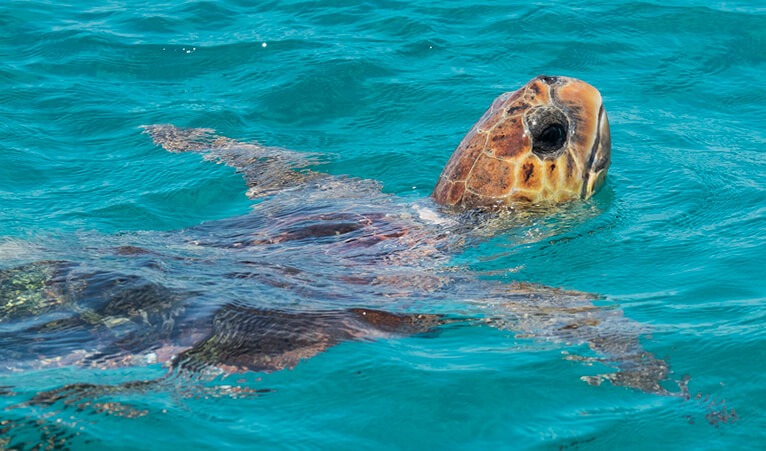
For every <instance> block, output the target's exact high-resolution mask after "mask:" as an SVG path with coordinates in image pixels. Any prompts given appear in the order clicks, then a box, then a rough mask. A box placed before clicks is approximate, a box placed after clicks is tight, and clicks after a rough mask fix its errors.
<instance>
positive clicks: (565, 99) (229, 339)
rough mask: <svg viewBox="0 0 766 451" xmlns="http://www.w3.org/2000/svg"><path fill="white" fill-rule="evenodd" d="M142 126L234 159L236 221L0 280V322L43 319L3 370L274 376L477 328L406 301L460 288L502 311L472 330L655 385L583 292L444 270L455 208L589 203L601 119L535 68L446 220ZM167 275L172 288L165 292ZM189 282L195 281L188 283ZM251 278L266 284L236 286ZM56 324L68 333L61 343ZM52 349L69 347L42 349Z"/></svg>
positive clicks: (474, 159)
mask: <svg viewBox="0 0 766 451" xmlns="http://www.w3.org/2000/svg"><path fill="white" fill-rule="evenodd" d="M145 129H146V132H147V133H148V134H149V135H150V136H151V137H152V139H153V140H154V142H155V144H157V145H160V146H162V147H164V148H165V149H166V150H168V151H170V152H174V153H179V152H197V153H200V154H203V155H204V156H205V158H206V159H208V160H212V161H215V162H219V163H223V164H226V165H229V166H232V167H234V168H236V169H237V171H238V172H240V173H241V174H242V175H243V176H244V178H245V180H246V183H247V186H248V195H249V196H250V197H252V198H261V199H262V202H259V203H257V204H255V205H254V206H253V211H252V212H251V213H250V214H247V215H243V216H240V217H235V218H230V219H224V220H219V221H214V222H210V223H205V224H201V225H199V226H196V227H192V228H190V229H185V230H183V231H177V232H168V233H165V234H162V235H161V236H160V237H159V238H152V239H149V238H144V239H145V243H148V244H142V242H141V241H140V238H139V237H134V239H135V240H136V242H135V243H130V244H129V245H122V246H117V247H113V248H109V249H107V250H103V249H102V250H100V251H99V252H98V253H97V256H96V257H95V258H93V261H94V263H95V265H94V266H96V267H97V268H98V265H99V264H104V263H103V262H105V261H106V260H110V261H113V262H117V263H114V264H113V265H112V266H114V265H117V266H118V267H119V265H123V267H122V268H123V269H124V271H125V274H119V273H117V272H115V270H114V269H108V270H107V269H104V270H100V269H99V270H93V269H89V268H78V265H77V264H76V263H71V262H55V263H49V262H47V263H46V262H43V263H39V264H32V265H30V266H26V267H21V268H16V269H10V270H6V271H5V272H0V295H2V296H3V297H4V298H3V299H0V301H3V302H0V315H2V318H0V322H3V321H10V320H12V319H14V318H16V317H19V316H23V315H27V316H35V315H37V316H39V318H36V319H35V321H33V322H32V323H31V325H29V324H23V325H22V326H19V327H21V330H14V331H12V332H7V333H6V336H4V338H7V340H6V341H8V342H10V343H12V346H8V347H6V353H5V354H4V357H5V360H6V362H2V363H1V364H0V366H7V367H10V366H12V364H13V363H14V362H8V360H14V359H18V360H26V361H31V362H33V363H35V364H37V365H38V367H40V366H46V365H48V366H51V365H69V364H72V363H79V364H90V365H95V366H97V367H101V368H109V367H113V366H117V365H146V364H152V363H163V362H167V363H169V364H170V365H171V366H172V367H173V368H182V369H189V370H191V371H197V370H199V369H201V368H210V367H215V368H218V369H220V370H223V371H227V372H242V371H274V370H279V369H283V368H290V367H292V366H294V365H296V364H297V363H298V362H299V361H300V360H301V359H306V358H309V357H312V356H313V355H316V354H317V353H319V352H321V351H323V350H325V349H327V348H329V347H331V346H334V345H335V344H338V343H340V342H342V341H348V340H360V339H374V338H379V337H386V336H391V335H411V334H425V333H428V332H431V331H433V330H434V328H436V327H439V326H442V325H444V324H448V323H451V322H455V321H469V322H471V321H476V320H477V319H476V318H466V317H463V318H450V317H445V316H443V315H442V314H440V313H438V309H433V310H432V311H431V313H427V314H421V313H412V312H411V309H413V308H418V307H420V306H421V304H419V302H423V303H426V304H424V305H428V303H430V305H433V300H434V298H436V299H441V300H444V299H453V298H454V296H458V295H459V296H462V299H470V300H472V302H473V300H477V299H481V300H482V304H481V308H484V307H485V306H486V305H492V306H495V307H497V308H499V309H501V310H499V311H498V312H501V311H502V312H504V313H502V314H501V313H498V312H493V315H494V314H495V313H497V315H499V316H503V315H504V316H505V317H506V318H494V317H492V315H488V317H486V318H484V319H482V320H480V322H482V323H483V324H491V325H493V326H495V327H503V328H505V327H509V328H513V327H517V328H519V327H520V328H521V329H523V330H524V332H526V333H528V334H530V335H532V336H544V337H545V338H546V339H549V337H551V336H554V337H561V340H562V341H566V342H578V341H580V342H587V343H590V344H591V345H592V347H593V349H597V350H598V351H599V352H603V353H604V354H608V355H610V357H612V360H611V361H625V362H626V364H625V367H626V368H628V367H629V368H631V370H632V371H636V370H635V368H636V366H637V365H636V363H635V361H636V356H640V358H639V359H640V360H641V361H642V362H644V363H642V365H644V366H645V367H647V368H649V367H651V371H653V373H652V374H658V376H656V377H650V378H649V379H648V380H641V381H640V382H631V383H633V384H634V386H635V387H636V388H640V389H642V390H644V391H652V392H657V393H660V392H662V390H663V389H662V388H661V387H659V385H657V383H656V382H657V380H656V379H658V378H662V377H664V376H663V375H664V374H666V372H663V371H661V369H662V368H665V367H663V366H662V364H664V362H662V361H659V360H656V359H653V358H650V357H651V355H648V353H644V352H643V351H642V350H641V348H640V346H639V345H638V344H637V343H636V341H635V340H634V339H633V338H632V337H628V338H626V339H622V338H620V337H621V335H620V334H619V333H616V332H615V331H613V330H610V331H609V334H608V336H609V339H608V340H603V339H601V338H600V334H599V332H598V331H599V329H598V328H597V326H598V327H599V328H602V329H603V328H608V327H610V326H609V324H611V323H613V322H615V320H613V319H609V317H599V318H596V319H594V318H592V315H594V314H595V313H594V312H595V311H596V310H597V309H596V308H595V307H593V306H592V304H591V303H590V299H591V298H590V297H589V296H587V295H582V294H572V293H563V292H560V291H556V290H552V289H540V287H536V288H535V289H533V290H530V289H525V290H519V289H518V287H514V288H513V289H511V288H509V287H508V286H507V285H504V284H502V283H494V284H493V283H490V282H488V281H486V280H482V279H480V278H477V277H475V276H474V275H472V274H469V273H466V274H460V273H449V272H447V271H445V270H444V269H443V268H444V263H445V262H447V261H449V254H450V251H451V250H452V249H454V248H455V247H460V246H461V245H462V244H463V243H464V242H465V240H466V239H467V238H466V234H465V233H463V232H464V231H465V229H466V227H465V226H464V225H462V224H461V219H465V218H467V217H468V216H466V215H453V216H449V213H454V210H456V209H458V210H463V211H464V212H465V211H466V210H472V209H487V208H496V207H498V206H508V205H516V204H530V203H546V202H563V201H567V200H573V199H582V198H588V197H589V196H591V195H592V194H593V193H594V192H595V191H596V190H597V189H598V187H599V185H601V184H602V183H603V180H604V177H605V176H606V171H607V169H608V167H609V161H610V144H611V143H610V139H609V125H608V122H607V119H606V113H605V112H604V108H603V106H602V104H601V97H600V95H599V93H598V91H597V90H595V88H593V87H591V86H590V85H587V84H586V83H584V82H581V81H578V80H574V79H571V78H565V77H545V76H540V77H537V78H535V79H533V80H532V81H530V82H529V83H527V84H526V85H525V86H523V87H522V88H521V89H520V90H518V91H516V92H514V93H506V94H503V95H501V96H500V97H499V98H498V99H497V100H495V102H494V103H493V104H492V106H491V107H490V109H489V110H488V111H487V112H486V113H485V114H484V116H483V117H482V118H481V119H480V120H479V122H478V123H477V124H476V125H475V126H474V127H473V128H472V129H471V131H470V132H469V133H468V135H466V137H465V138H464V139H463V141H462V142H461V143H460V145H459V146H458V148H457V149H456V150H455V152H454V154H453V155H452V157H451V158H450V159H449V162H448V163H447V166H446V167H445V169H444V172H443V173H442V175H441V177H440V178H439V180H438V183H437V184H436V188H435V190H434V192H433V200H434V201H435V202H436V203H437V204H442V205H445V206H446V207H447V208H444V209H443V210H444V211H443V212H442V211H441V210H440V209H438V208H429V207H428V203H426V204H420V205H404V202H403V201H401V200H397V199H396V198H395V197H394V196H390V195H386V194H383V193H382V192H381V190H380V186H379V184H377V183H375V182H372V181H369V180H361V179H354V178H344V177H336V176H331V175H328V174H322V173H319V172H315V171H313V170H311V169H310V168H309V167H310V166H311V165H312V164H313V163H314V162H315V158H314V156H313V155H311V154H305V153H300V152H291V151H287V150H284V149H278V148H268V147H263V146H259V145H255V144H247V143H241V142H238V141H235V140H232V139H229V138H225V137H221V136H217V135H215V133H214V132H213V131H212V130H209V129H185V128H178V127H174V126H172V125H152V126H147V127H145ZM432 206H433V205H432ZM157 243H161V246H157ZM152 245H154V246H155V247H154V248H152ZM174 246H175V247H174ZM158 247H159V249H158ZM155 249H156V250H155ZM174 249H175V250H174ZM196 249H204V250H205V252H204V253H199V252H197V253H195V250H196ZM104 252H106V253H108V254H109V257H108V258H103V255H102V254H103V253H104ZM182 254H184V255H182ZM187 254H192V255H187ZM213 254H215V256H214V255H213ZM216 258H219V259H227V264H226V265H224V267H225V268H226V270H224V271H221V272H216V273H214V276H213V277H210V276H209V275H210V272H211V271H216V270H217V269H216V268H217V266H216V261H215V259H216ZM200 274H201V275H200ZM175 279H178V280H181V281H182V282H183V283H179V284H178V285H179V286H176V287H174V286H172V285H173V284H172V282H173V281H174V280H175ZM195 280H201V281H200V282H199V283H198V284H197V285H193V288H192V289H189V288H188V286H187V284H191V283H193V282H194V281H195ZM252 286H257V287H263V289H262V290H260V289H259V290H240V291H238V289H239V288H242V287H252ZM441 290H443V291H441ZM456 293H458V294H456ZM269 296H271V297H269ZM283 298H284V299H283ZM222 299H223V300H222ZM485 300H486V301H485ZM485 304H486V305H485ZM573 305H574V306H575V307H574V308H573V307H572V306H573ZM413 306H415V307H413ZM506 306H511V307H512V308H513V309H517V310H520V311H521V312H522V314H523V315H524V321H514V320H513V319H508V318H507V316H513V314H512V313H508V312H506V311H505V310H502V309H504V308H506ZM562 306H563V307H562ZM432 308H433V307H432ZM389 310H390V311H389ZM477 312H478V310H474V311H472V312H471V315H473V313H477ZM530 312H531V313H530ZM479 316H481V315H479ZM532 318H537V319H539V321H534V320H532ZM552 326H554V327H553V329H552V331H551V330H550V328H551V327H552ZM546 328H548V329H546ZM61 331H66V332H67V333H69V334H74V333H75V332H77V334H76V335H75V338H74V339H71V340H68V341H67V344H66V346H64V347H61V346H60V343H58V342H57V341H56V340H58V339H59V337H60V336H61V333H60V332H61ZM541 331H542V332H541ZM14 340H15V341H14ZM48 341H50V343H51V345H50V346H45V343H47V342H48ZM57 346H58V347H57ZM55 351H59V353H61V352H62V351H63V352H64V353H65V354H66V355H58V356H56V355H53V356H51V355H50V354H55ZM612 351H613V352H612ZM610 353H612V354H610ZM2 355H3V354H0V356H2ZM647 362H649V363H652V365H650V364H649V363H647ZM659 362H661V363H659ZM655 363H656V364H655ZM618 366H619V365H618ZM658 368H660V370H658ZM10 369H17V368H10ZM647 371H649V370H647ZM631 380H633V379H631ZM131 386H133V385H131Z"/></svg>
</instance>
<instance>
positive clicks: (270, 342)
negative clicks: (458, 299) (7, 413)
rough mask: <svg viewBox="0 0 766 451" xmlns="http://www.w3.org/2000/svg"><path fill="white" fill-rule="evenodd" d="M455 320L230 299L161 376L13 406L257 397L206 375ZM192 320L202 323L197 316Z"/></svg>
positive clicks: (112, 407) (122, 412) (107, 407)
mask: <svg viewBox="0 0 766 451" xmlns="http://www.w3.org/2000/svg"><path fill="white" fill-rule="evenodd" d="M460 321H462V320H460V319H454V318H445V317H443V316H440V315H431V314H409V313H391V312H385V311H381V310H372V309H366V308H352V309H343V310H338V309H335V310H325V311H317V310H314V311H306V312H284V311H273V310H262V309H257V308H253V307H249V306H242V305H235V304H229V305H226V306H224V307H223V308H221V309H220V310H219V311H218V312H217V313H216V314H215V315H214V316H213V317H212V318H211V319H209V320H208V328H209V330H208V333H207V336H206V337H205V338H203V339H202V340H200V341H199V342H198V343H197V344H196V345H194V346H193V347H192V348H191V349H188V350H187V351H185V352H183V353H181V354H179V355H178V356H176V358H175V359H174V360H173V362H172V370H171V371H170V372H169V373H167V374H166V375H165V376H163V377H161V378H158V379H155V380H148V381H130V382H125V383H121V384H116V385H99V384H69V385H65V386H63V387H60V388H57V389H53V390H46V391H42V392H39V393H36V394H35V396H33V397H32V398H31V399H30V400H28V401H26V402H23V403H20V404H17V405H16V406H14V407H16V408H22V407H28V406H45V407H53V406H54V405H55V406H61V407H62V408H68V407H71V408H76V409H79V410H82V409H92V410H94V411H96V412H97V413H104V414H107V415H118V416H131V417H135V416H142V415H145V414H146V413H148V412H147V411H146V410H142V409H139V408H136V407H133V406H130V405H125V404H122V403H119V402H112V401H108V400H106V399H103V398H109V397H116V396H119V395H123V394H126V393H135V392H141V393H145V392H151V391H164V390H179V391H180V393H181V394H182V395H183V396H191V397H196V396H209V397H216V396H225V397H257V396H260V395H261V394H262V393H264V392H268V391H269V390H264V389H252V388H249V387H246V386H239V385H234V386H231V385H215V384H214V385H212V386H211V385H210V384H208V382H210V381H211V380H213V379H215V378H216V377H218V376H219V375H221V374H225V373H244V372H249V371H252V372H272V371H278V370H282V369H285V368H293V367H294V366H296V365H297V364H298V363H299V362H300V361H301V360H304V359H308V358H311V357H313V356H315V355H317V354H319V353H321V352H323V351H325V350H326V349H328V348H330V347H332V346H334V345H336V344H339V343H341V342H343V341H355V340H374V339H379V338H388V337H394V336H407V335H418V334H426V333H431V332H434V331H435V330H436V328H437V327H438V326H440V325H443V324H448V323H454V322H460ZM197 326H199V327H203V328H204V326H202V325H201V324H197V325H195V327H197ZM189 332H190V333H191V334H198V333H199V332H200V330H199V329H196V328H195V330H194V331H189ZM179 338H182V337H179ZM179 383H180V385H179Z"/></svg>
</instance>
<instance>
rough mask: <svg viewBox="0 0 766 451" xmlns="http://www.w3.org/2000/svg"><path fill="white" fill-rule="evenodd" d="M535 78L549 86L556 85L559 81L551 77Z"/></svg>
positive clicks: (541, 76) (557, 78)
mask: <svg viewBox="0 0 766 451" xmlns="http://www.w3.org/2000/svg"><path fill="white" fill-rule="evenodd" d="M537 78H539V79H540V80H542V81H544V82H545V83H547V84H549V85H554V84H556V83H558V81H559V77H551V76H549V75H540V76H539V77H537Z"/></svg>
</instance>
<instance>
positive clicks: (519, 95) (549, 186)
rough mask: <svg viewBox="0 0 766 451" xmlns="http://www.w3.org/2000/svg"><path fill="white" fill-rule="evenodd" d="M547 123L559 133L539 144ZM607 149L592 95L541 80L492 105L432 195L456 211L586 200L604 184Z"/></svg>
mask: <svg viewBox="0 0 766 451" xmlns="http://www.w3.org/2000/svg"><path fill="white" fill-rule="evenodd" d="M552 124H553V125H555V126H560V127H561V128H560V129H559V130H560V131H561V132H563V134H562V135H561V137H560V139H558V140H554V141H556V142H554V143H552V144H553V145H549V146H541V145H540V143H541V142H542V141H544V140H545V138H548V140H549V141H550V140H551V138H555V137H556V135H555V134H556V133H557V131H556V130H551V131H549V135H545V134H544V133H545V130H546V129H547V128H548V127H550V126H551V125H552ZM550 133H553V134H550ZM610 149H611V139H610V134H609V122H608V120H607V117H606V112H605V111H604V107H603V105H602V103H601V94H600V93H599V92H598V90H596V89H595V88H594V87H592V86H590V85H589V84H587V83H585V82H582V81H580V80H576V79H574V78H567V77H548V76H544V75H541V76H539V77H537V78H534V79H533V80H531V81H530V82H528V83H527V84H526V85H524V86H522V87H521V89H519V90H518V91H516V92H508V93H505V94H503V95H501V96H500V97H498V98H497V99H495V101H494V102H493V103H492V106H490V107H489V109H488V110H487V112H486V113H484V115H483V116H482V117H481V119H479V121H478V122H477V123H476V124H475V125H474V126H473V128H471V130H470V131H469V132H468V134H467V135H466V136H465V138H463V141H462V142H461V143H460V145H459V146H458V147H457V149H455V152H454V153H453V154H452V157H451V158H450V159H449V161H448V162H447V165H446V167H445V168H444V171H443V172H442V174H441V176H440V177H439V181H438V183H437V184H436V188H435V189H434V192H433V197H434V199H436V201H437V202H439V203H441V204H445V205H450V206H455V207H461V208H474V207H498V206H503V205H515V204H518V203H530V202H536V203H538V202H565V201H570V200H575V199H587V198H588V197H590V196H591V195H592V194H593V193H594V192H595V191H596V190H597V189H598V188H599V186H601V185H602V184H603V181H604V179H605V178H606V172H607V170H608V168H609V163H610Z"/></svg>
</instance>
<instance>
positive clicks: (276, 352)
mask: <svg viewBox="0 0 766 451" xmlns="http://www.w3.org/2000/svg"><path fill="white" fill-rule="evenodd" d="M456 321H458V320H455V319H447V318H444V317H442V316H439V315H422V314H405V313H391V312H385V311H382V310H371V309H364V308H354V309H345V310H327V311H309V312H282V311H269V310H261V309H255V308H252V307H245V306H239V305H227V306H225V307H224V308H223V309H221V310H220V311H219V312H218V313H217V314H216V315H215V318H214V319H213V324H212V329H211V332H210V334H209V335H208V336H207V337H206V338H205V339H204V340H202V341H201V342H199V343H198V344H197V345H195V346H194V347H193V348H192V349H189V350H188V351H186V352H184V353H182V354H180V355H179V356H178V357H177V358H176V359H175V361H174V365H175V366H178V367H180V368H182V369H185V370H200V369H201V368H203V367H205V366H215V367H218V368H221V369H223V370H225V371H226V372H229V373H242V372H247V371H256V372H263V371H265V372H271V371H278V370H282V369H285V368H293V367H295V366H296V365H297V364H298V363H299V362H300V361H301V360H305V359H309V358H311V357H313V356H315V355H317V354H319V353H321V352H323V351H325V350H326V349H328V348H330V347H332V346H335V345H336V344H338V343H341V342H343V341H353V340H371V339H377V338H388V337H392V336H407V335H417V334H425V333H429V332H432V331H434V330H435V328H436V327H438V326H440V325H443V324H447V323H450V322H456Z"/></svg>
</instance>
